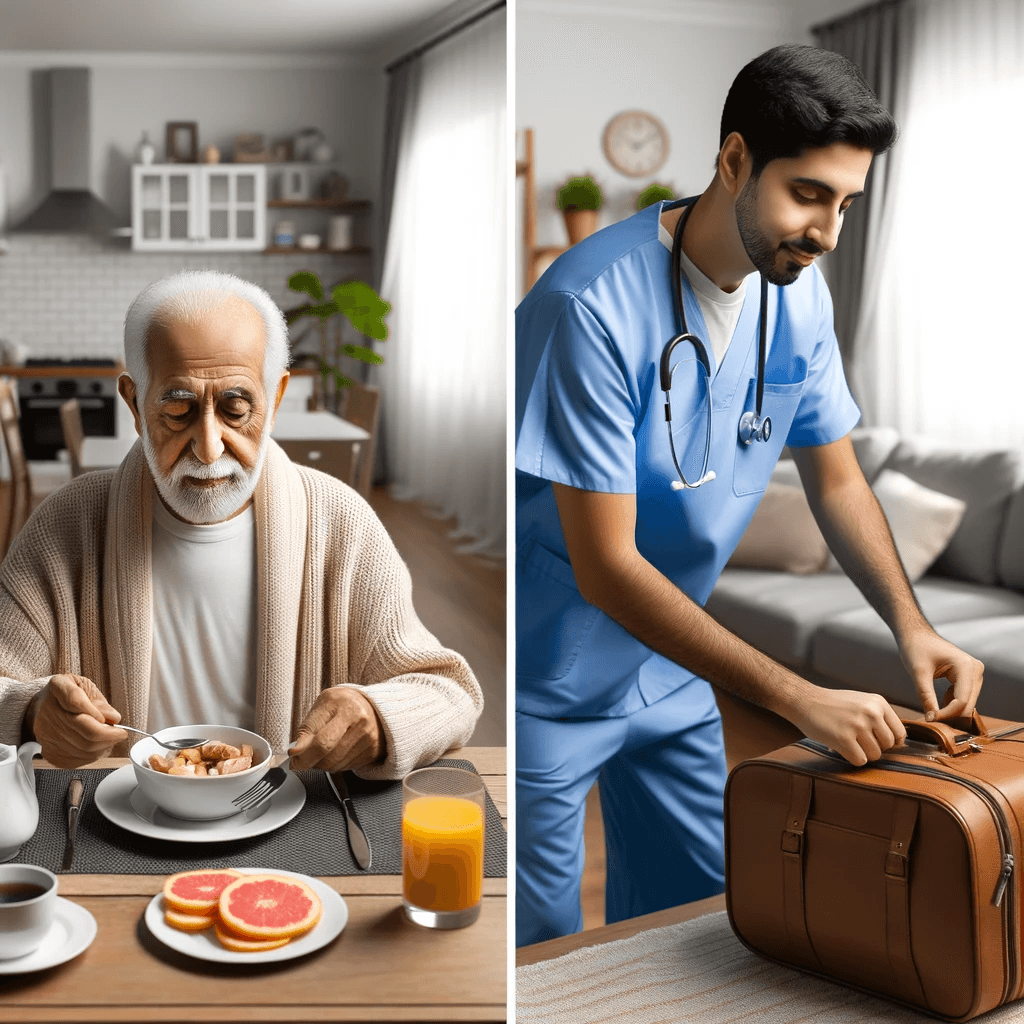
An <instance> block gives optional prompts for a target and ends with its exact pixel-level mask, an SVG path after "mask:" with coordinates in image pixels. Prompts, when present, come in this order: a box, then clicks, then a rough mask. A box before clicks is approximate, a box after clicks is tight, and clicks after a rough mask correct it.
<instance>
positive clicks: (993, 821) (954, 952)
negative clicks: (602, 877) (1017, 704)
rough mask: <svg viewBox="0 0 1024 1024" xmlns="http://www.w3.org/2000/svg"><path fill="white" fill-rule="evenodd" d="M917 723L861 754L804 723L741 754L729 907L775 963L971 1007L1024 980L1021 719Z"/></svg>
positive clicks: (728, 832) (1007, 996)
mask: <svg viewBox="0 0 1024 1024" xmlns="http://www.w3.org/2000/svg"><path fill="white" fill-rule="evenodd" d="M904 725H905V726H906V728H907V743H906V744H905V745H903V746H901V747H897V748H894V749H893V750H891V751H887V752H886V753H884V754H883V755H882V757H881V758H880V759H879V760H878V761H873V762H870V763H869V764H867V765H865V766H863V767H861V768H855V767H854V766H852V765H851V764H850V763H849V762H848V761H846V760H845V759H843V758H842V757H840V756H839V755H838V754H836V753H834V752H833V751H830V750H829V749H828V748H827V747H825V746H823V745H821V744H819V743H815V742H814V741H813V740H807V739H804V740H801V741H799V742H798V743H793V744H790V745H789V746H787V747H783V748H782V749H781V750H776V751H774V752H773V753H771V754H768V755H766V756H765V757H758V758H754V759H752V760H749V761H744V762H742V763H741V764H738V765H737V766H736V767H735V768H734V769H733V770H732V772H731V773H730V775H729V781H728V783H727V785H726V789H725V861H726V902H727V906H728V911H729V922H730V924H731V925H732V928H733V931H734V932H735V933H736V935H737V937H738V938H739V939H740V941H741V942H743V944H744V945H746V946H747V947H748V948H750V949H751V950H753V951H754V952H755V953H759V954H761V955H762V956H765V957H767V958H769V959H771V960H774V961H776V962H778V963H782V964H786V965H787V966H790V967H797V968H800V969H801V970H804V971H809V972H811V973H812V974H817V975H819V976H821V977H824V978H829V979H831V980H833V981H838V982H842V983H843V984H846V985H851V986H853V987H855V988H858V989H860V990H862V991H866V992H870V993H872V994H874V995H880V996H884V997H886V998H888V999H892V1000H895V1001H897V1002H900V1003H903V1004H905V1005H908V1006H913V1007H915V1008H917V1009H920V1010H924V1011H925V1012H927V1013H930V1014H932V1015H934V1016H937V1017H941V1018H943V1019H945V1020H950V1021H964V1020H970V1019H971V1018H973V1017H976V1016H977V1015H978V1014H981V1013H984V1012H986V1011H987V1010H991V1009H992V1008H993V1007H996V1006H1000V1005H1002V1004H1003V1003H1007V1002H1010V1001H1012V1000H1014V999H1018V998H1020V996H1021V995H1022V994H1024V971H1022V961H1021V952H1022V951H1021V903H1022V899H1024V892H1022V879H1021V876H1020V873H1021V864H1022V850H1021V842H1022V830H1024V724H1021V723H1019V722H1006V721H1000V720H997V719H991V718H989V719H985V720H982V719H981V718H980V717H979V716H978V715H977V714H975V715H974V717H973V719H955V720H952V721H951V722H950V723H949V724H948V725H947V724H945V723H928V722H924V721H915V722H911V721H904Z"/></svg>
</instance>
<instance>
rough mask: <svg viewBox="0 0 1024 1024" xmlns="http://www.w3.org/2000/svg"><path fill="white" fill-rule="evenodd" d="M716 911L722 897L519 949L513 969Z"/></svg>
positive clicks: (699, 901)
mask: <svg viewBox="0 0 1024 1024" xmlns="http://www.w3.org/2000/svg"><path fill="white" fill-rule="evenodd" d="M719 910H725V893H722V894H721V895H720V896H709V897H708V898H707V899H705V900H695V901H694V902H693V903H683V904H681V905H680V906H678V907H669V908H668V910H659V911H657V912H656V913H653V914H644V915H643V916H642V917H631V918H629V919H628V920H626V921H617V922H616V923H615V924H606V925H603V926H602V927H601V928H590V929H588V930H587V931H585V932H577V933H576V934H575V935H563V936H562V937H561V938H559V939H549V940H548V941H547V942H536V943H534V944H533V945H532V946H521V947H520V948H519V949H518V950H516V967H524V966H525V965H526V964H538V963H541V962H542V961H544V960H554V959H555V957H557V956H564V955H565V954H566V953H571V952H573V950H576V949H583V948H584V947H585V946H599V945H601V944H602V943H605V942H614V941H615V940H616V939H628V938H629V937H630V936H631V935H637V934H638V933H639V932H645V931H647V930H648V929H650V928H664V927H665V926H666V925H670V924H679V923H680V922H681V921H691V920H693V918H695V917H702V916H703V915H704V914H713V913H715V912H716V911H719Z"/></svg>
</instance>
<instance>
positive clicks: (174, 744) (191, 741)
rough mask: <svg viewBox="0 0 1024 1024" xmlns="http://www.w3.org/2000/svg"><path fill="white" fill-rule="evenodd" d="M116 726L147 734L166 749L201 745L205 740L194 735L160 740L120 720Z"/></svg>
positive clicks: (185, 748) (142, 734) (180, 748)
mask: <svg viewBox="0 0 1024 1024" xmlns="http://www.w3.org/2000/svg"><path fill="white" fill-rule="evenodd" d="M116 728H118V729H124V730H125V731H126V732H137V733H138V734H139V735H140V736H148V737H149V738H150V739H151V740H156V741H157V743H159V744H160V746H161V747H166V748H167V749H168V750H188V749H190V748H191V747H201V746H202V745H203V744H204V743H205V742H206V740H205V739H203V738H201V737H198V738H197V737H195V736H187V737H186V738H185V739H183V740H162V739H159V738H158V737H157V736H155V735H154V734H153V733H151V732H143V731H142V730H141V729H133V728H132V727H131V726H130V725H122V724H121V723H120V722H118V723H117V726H116Z"/></svg>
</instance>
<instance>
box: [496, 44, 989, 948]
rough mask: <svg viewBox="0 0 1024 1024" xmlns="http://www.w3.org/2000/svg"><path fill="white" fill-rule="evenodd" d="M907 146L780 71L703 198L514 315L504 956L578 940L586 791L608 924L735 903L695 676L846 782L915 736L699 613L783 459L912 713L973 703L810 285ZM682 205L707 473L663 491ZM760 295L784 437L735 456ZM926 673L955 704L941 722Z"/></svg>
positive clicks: (695, 392) (721, 780)
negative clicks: (882, 633)
mask: <svg viewBox="0 0 1024 1024" xmlns="http://www.w3.org/2000/svg"><path fill="white" fill-rule="evenodd" d="M895 135H896V125H895V122H894V121H893V120H892V118H891V116H890V115H889V114H888V113H887V112H886V111H885V110H884V109H883V108H882V107H881V106H880V105H879V103H878V102H877V100H876V99H875V97H874V95H873V94H872V93H871V91H870V90H869V89H868V88H867V86H866V85H865V83H864V81H863V78H862V77H861V75H860V73H859V72H858V71H857V69H856V67H855V66H854V65H853V64H851V63H850V62H849V61H847V60H846V59H845V58H842V57H840V56H838V55H836V54H833V53H830V52H828V51H824V50H817V49H814V48H812V47H803V46H785V47H776V48H775V49H773V50H769V51H768V52H767V53H765V54H762V55H761V56H760V57H758V58H756V59H755V60H753V61H752V62H751V63H750V64H748V65H747V66H746V67H745V68H744V69H743V70H742V71H741V72H740V74H739V75H738V76H737V78H736V81H735V82H734V83H733V85H732V88H731V89H730V91H729V95H728V98H727V100H726V103H725V108H724V111H723V115H722V126H721V136H720V147H721V148H720V151H719V154H718V160H717V165H716V172H715V176H714V180H713V181H712V182H711V185H710V186H709V187H708V188H707V190H706V191H705V192H704V193H703V194H701V195H700V196H699V197H697V198H696V200H695V201H689V203H690V205H689V206H688V207H686V206H685V204H680V203H672V204H657V205H655V206H651V207H648V208H647V209H646V210H644V211H642V212H641V213H639V214H637V215H636V216H634V217H631V218H629V219H628V220H625V221H623V222H621V223H619V224H615V225H613V226H612V227H609V228H607V229H605V230H603V231H599V232H597V234H595V235H593V236H591V237H590V238H588V239H587V240H585V241H584V242H581V243H580V244H578V245H576V246H574V247H573V248H572V249H570V250H569V252H568V253H566V254H565V255H563V256H562V257H561V258H560V259H559V260H557V261H556V262H555V263H554V265H553V266H552V267H551V268H550V269H549V270H548V271H547V273H545V274H544V276H543V277H542V278H541V280H540V281H539V282H538V283H537V285H536V286H535V287H534V288H533V290H532V291H531V292H530V294H529V295H528V296H527V297H526V299H525V300H524V301H523V303H522V304H521V305H520V306H519V308H518V310H517V311H516V358H517V367H516V431H517V433H516V470H517V474H516V485H517V487H516V509H517V524H516V528H517V567H516V588H517V593H516V599H517V622H516V632H517V655H516V658H517V661H516V675H517V703H516V732H517V743H516V750H517V753H516V758H517V765H516V800H517V808H516V811H517V818H516V821H517V851H516V857H517V882H516V885H517V890H516V894H517V907H516V930H517V944H518V945H523V944H525V943H531V942H538V941H541V940H543V939H549V938H553V937H555V936H557V935H562V934H567V933H569V932H573V931H578V930H579V929H580V928H581V927H582V916H581V912H580V905H579V885H580V876H581V873H582V868H583V842H582V839H583V819H584V800H585V797H586V794H587V791H588V790H589V789H590V787H591V786H592V784H593V783H594V780H595V779H597V780H598V781H599V784H600V791H601V805H602V810H603V813H604V818H605V833H606V842H607V852H608V883H607V899H606V904H607V910H606V913H607V919H608V920H609V921H616V920H621V919H622V918H625V917H632V916H635V915H638V914H643V913H649V912H651V911H654V910H659V909H662V908H664V907H668V906H673V905H676V904H679V903H684V902H688V901H690V900H694V899H699V898H702V897H705V896H710V895H713V894H715V893H719V892H721V891H722V890H723V888H724V860H723V849H722V846H723V838H722V794H723V789H724V785H725V777H726V768H725V757H724V750H723V744H722V731H721V721H720V718H719V714H718V708H717V706H716V704H715V699H714V696H713V692H712V690H711V687H710V686H709V684H708V681H710V682H713V683H715V684H717V685H719V686H721V687H722V688H724V689H725V690H728V691H730V692H732V693H734V694H736V695H738V696H739V697H742V698H744V699H746V700H749V701H752V702H753V703H755V704H759V705H761V706H763V707H766V708H769V709H770V710H772V711H774V712H776V713H778V714H780V715H782V716H784V717H785V718H787V719H788V720H789V721H790V722H792V723H793V724H794V725H796V726H797V727H798V728H799V729H800V730H802V731H803V732H804V734H805V735H807V736H809V737H812V738H814V739H816V740H819V741H821V742H822V743H825V744H827V745H828V746H829V747H831V748H833V749H834V750H837V751H838V752H840V753H841V754H842V755H843V756H844V757H846V758H847V759H848V760H850V761H851V762H852V763H853V764H864V763H866V762H867V761H868V760H871V759H874V758H877V757H879V756H880V754H881V752H882V751H883V750H885V749H888V748H889V747H892V746H894V745H897V744H899V743H900V742H902V740H903V739H904V738H905V730H904V728H903V726H902V725H901V724H900V721H899V719H898V717H897V715H896V714H895V712H894V711H893V710H892V708H891V707H890V706H889V705H888V703H887V702H886V701H885V700H884V699H883V698H882V697H880V696H878V695H877V694H865V693H860V692H854V691H838V690H832V689H827V688H822V687H817V686H813V685H811V684H810V683H809V682H807V681H806V680H804V679H802V678H800V677H799V676H797V675H796V674H794V673H793V672H791V671H790V670H788V669H786V668H784V667H783V666H782V665H779V664H777V663H776V662H774V661H772V660H771V659H770V658H768V657H766V656H765V655H763V654H761V653H760V652H759V651H757V650H755V649H753V648H751V647H749V646H748V645H747V644H745V643H744V642H743V641H742V640H740V639H739V638H738V637H736V636H735V635H733V634H731V633H730V632H728V631H727V630H726V629H724V628H723V627H722V626H720V625H719V624H718V623H716V622H715V621H714V620H713V619H712V618H711V617H710V616H709V615H707V614H706V613H705V612H704V611H703V607H702V606H703V605H704V602H705V601H706V600H707V598H708V595H709V594H710V592H711V589H712V588H713V586H714V585H715V582H716V580H717V579H718V576H719V573H720V572H721V570H722V567H723V566H724V565H725V563H726V561H727V559H728V558H729V556H730V554H731V553H732V551H733V549H734V548H735V546H736V544H737V542H738V541H739V538H740V536H741V535H742V533H743V531H744V529H745V528H746V526H747V524H748V522H749V520H750V518H751V516H752V515H753V512H754V509H755V508H756V506H757V504H758V501H759V500H760V498H761V495H762V493H763V491H764V489H765V486H766V484H767V483H768V479H769V477H770V476H771V473H772V469H773V468H774V466H775V463H776V460H777V459H778V456H779V453H780V451H781V449H782V448H783V446H784V445H787V444H788V445H789V446H790V447H791V448H792V449H793V451H794V454H795V457H796V461H797V465H798V467H799V469H800V474H801V479H802V480H803V482H804V487H805V489H806V491H807V494H808V499H809V501H810V504H811V507H812V508H813V509H814V512H815V516H816V518H817V520H818V522H819V525H820V526H821V529H822V532H823V533H824V535H825V537H826V539H827V540H828V542H829V546H830V547H831V549H832V550H833V552H835V554H836V557H837V558H838V559H839V561H840V563H841V564H842V565H843V568H844V569H845V570H846V572H847V574H848V575H849V576H850V577H851V578H852V579H853V580H854V582H855V583H857V585H858V586H859V587H860V589H861V590H862V591H863V592H864V594H865V595H866V597H867V598H868V599H869V600H870V601H871V603H872V605H873V606H874V607H875V608H876V609H877V610H878V612H879V613H880V614H881V615H882V617H883V618H884V619H885V621H886V622H887V624H888V625H889V627H890V628H891V629H892V631H893V634H894V636H895V638H896V640H897V642H898V644H899V648H900V653H901V657H902V659H903V663H904V665H905V666H906V668H907V671H908V672H909V673H910V674H911V676H912V677H913V679H914V681H915V684H916V686H917V689H918V692H919V694H920V697H921V701H922V705H923V708H924V710H925V711H926V712H927V713H928V715H929V716H930V717H935V718H949V717H952V716H954V715H958V714H969V713H970V712H971V711H972V710H973V708H974V706H975V702H976V701H977V697H978V692H979V690H980V688H981V684H982V671H983V666H982V665H981V663H980V662H978V661H976V660H975V659H974V658H971V657H970V656H969V655H967V654H965V653H964V652H962V651H960V650H958V649H957V648H955V647H954V646H953V645H951V644H949V643H947V642H946V641H945V640H943V639H942V638H941V637H939V636H938V635H937V634H936V633H935V632H934V631H933V630H932V629H931V627H930V626H929V625H928V623H927V622H926V621H925V619H924V617H923V615H922V614H921V611H920V609H919V608H918V606H917V603H916V600H915V598H914V595H913V592H912V590H911V587H910V585H909V583H908V582H907V578H906V574H905V573H904V572H903V569H902V566H901V564H900V561H899V557H898V555H897V554H896V551H895V548H894V546H893V543H892V538H891V534H890V532H889V529H888V525H887V523H886V521H885V518H884V516H883V514H882V512H881V509H880V508H879V506H878V503H877V501H876V500H875V498H874V496H873V494H872V492H871V490H870V489H869V487H868V485H867V483H866V482H865V480H864V476H863V474H862V473H861V471H860V468H859V467H858V465H857V461H856V459H855V457H854V454H853V448H852V445H851V443H850V440H849V437H848V435H849V432H850V430H851V429H852V428H853V427H854V426H855V425H856V423H857V421H858V420H859V418H860V412H859V410H858V408H857V406H856V405H855V403H854V401H853V398H852V397H851V395H850V393H849V390H848V388H847V385H846V379H845V376H844V373H843V367H842V363H841V360H840V356H839V351H838V347H837V344H836V338H835V334H834V332H833V326H832V303H831V299H830V297H829V293H828V289H827V288H826V286H825V283H824V281H823V279H822V277H821V274H820V272H819V271H818V269H817V268H816V267H814V266H813V261H814V259H815V257H816V256H818V255H820V254H822V253H825V252H828V251H829V250H831V249H832V248H833V247H834V246H835V244H836V241H837V239H838V236H839V231H840V228H841V226H842V221H843V214H844V212H845V211H846V209H847V208H848V207H849V205H850V204H851V203H852V202H853V201H854V200H855V199H856V198H857V197H858V196H859V195H861V194H862V192H863V189H864V182H865V178H866V176H867V173H868V169H869V167H870V164H871V160H872V157H873V156H874V155H875V154H876V153H881V152H883V151H885V150H886V149H887V148H888V147H889V146H890V145H891V144H892V142H893V141H894V139H895ZM684 208H688V213H687V216H688V219H687V221H686V222H685V224H684V226H683V234H682V258H681V259H682V270H683V274H684V280H683V299H684V309H685V312H686V320H687V324H688V327H689V329H690V330H691V331H693V332H694V333H695V334H697V335H698V336H699V337H700V338H702V339H703V340H704V343H705V345H706V346H707V349H708V353H709V355H708V359H709V363H710V377H711V384H710V388H711V396H712V398H713V410H714V411H713V431H712V444H711V450H710V458H709V463H708V465H709V468H710V470H711V471H712V472H713V473H714V479H711V480H709V481H708V482H707V483H704V484H703V485H702V486H700V487H697V488H688V487H679V475H678V474H677V471H676V467H675V464H674V462H673V459H672V453H671V450H670V445H669V437H668V430H669V428H668V425H667V424H666V421H665V416H664V411H663V410H664V402H663V395H662V392H661V390H660V384H659V374H658V366H659V360H660V357H661V353H662V349H663V347H664V345H665V343H666V342H667V341H668V340H669V339H670V338H671V337H673V336H674V335H676V334H678V333H679V331H680V327H679V325H678V323H677V319H676V315H675V313H674V309H673V303H672V292H671V275H670V252H669V250H670V247H671V241H672V234H673V232H674V230H675V228H676V226H677V223H678V220H679V218H680V216H681V215H682V214H683V212H684ZM759 275H760V276H759ZM760 277H763V278H764V279H765V280H766V281H767V282H768V305H767V361H766V365H765V373H764V381H765V383H764V407H763V411H764V414H765V415H767V416H769V417H770V418H771V420H772V432H771V436H770V438H769V439H768V440H767V441H754V442H752V443H750V444H744V443H742V442H741V441H740V437H739V431H738V424H739V420H740V416H741V415H742V414H743V413H744V412H745V411H752V410H753V409H754V408H755V404H756V399H755V390H756V385H755V380H756V377H757V364H758V331H759V313H760V308H759V307H760V291H761V284H760ZM673 359H674V360H678V365H677V367H676V370H675V373H674V375H673V381H672V393H673V410H672V413H673V419H672V430H673V441H674V445H675V448H676V452H677V454H678V457H679V462H680V465H681V466H682V467H683V469H684V472H686V475H687V478H688V480H689V481H691V482H692V481H694V480H695V479H696V478H697V477H698V476H699V475H700V465H701V461H702V457H703V451H704V445H705V437H706V424H707V419H706V408H707V407H706V404H702V393H701V390H700V384H699V381H698V374H697V371H696V362H695V360H694V358H693V349H692V348H690V346H689V345H688V344H686V343H684V344H683V345H680V346H679V347H678V348H677V349H676V350H675V355H674V357H673ZM687 466H689V467H691V468H690V469H689V470H688V471H687V468H686V467H687ZM674 484H675V486H673V485H674ZM938 677H945V678H946V679H948V680H949V681H950V682H951V683H952V684H953V685H954V687H955V699H954V700H953V701H952V703H950V704H949V705H948V706H947V707H945V708H943V709H941V710H940V709H939V708H938V706H937V702H936V697H935V688H934V680H935V679H936V678H938Z"/></svg>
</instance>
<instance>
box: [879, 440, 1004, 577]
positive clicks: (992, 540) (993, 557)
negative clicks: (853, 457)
mask: <svg viewBox="0 0 1024 1024" xmlns="http://www.w3.org/2000/svg"><path fill="white" fill-rule="evenodd" d="M885 468H886V469H893V470H896V471H897V472H899V473H904V474H906V475H907V476H909V477H910V479H911V480H916V481H917V482H918V483H919V484H924V486H925V487H930V488H931V489H932V490H935V491H941V492H942V493H943V494H949V495H952V496H953V497H954V498H960V499H961V500H962V501H965V502H966V503H967V508H966V510H965V511H964V518H963V520H962V522H961V523H960V526H959V527H958V529H957V531H956V533H954V534H953V538H952V540H951V541H950V542H949V544H948V546H947V547H946V550H945V551H944V552H943V553H942V554H941V555H940V556H939V557H938V559H937V560H936V562H935V566H934V570H935V571H937V572H940V573H943V574H945V575H948V576H952V577H956V578H957V579H965V580H973V581H975V582H977V583H990V584H994V583H995V582H996V580H997V571H996V565H997V561H998V554H999V545H1000V541H1001V539H1002V536H1003V521H1004V519H1005V516H1006V511H1007V505H1008V502H1009V498H1010V495H1011V494H1012V493H1013V491H1014V490H1015V489H1016V488H1017V487H1018V486H1020V484H1021V481H1022V477H1024V467H1022V462H1021V458H1020V456H1019V455H1018V454H1017V453H1016V452H1012V451H977V450H969V449H963V448H953V447H950V446H948V445H942V444H939V443H937V442H934V441H930V440H927V439H924V438H904V439H903V440H901V441H900V443H899V445H898V446H897V447H896V450H895V451H894V452H893V453H892V455H891V456H890V457H889V460H888V462H887V463H886V467H885Z"/></svg>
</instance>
